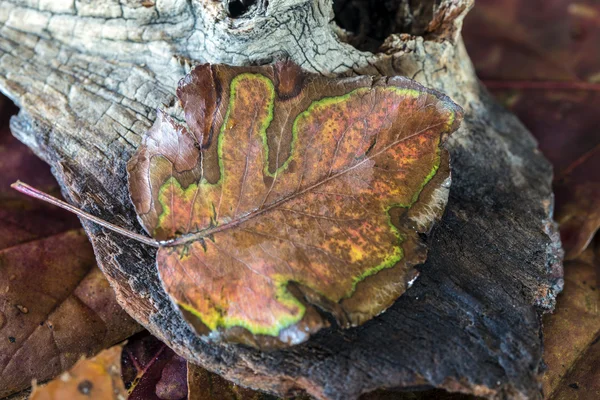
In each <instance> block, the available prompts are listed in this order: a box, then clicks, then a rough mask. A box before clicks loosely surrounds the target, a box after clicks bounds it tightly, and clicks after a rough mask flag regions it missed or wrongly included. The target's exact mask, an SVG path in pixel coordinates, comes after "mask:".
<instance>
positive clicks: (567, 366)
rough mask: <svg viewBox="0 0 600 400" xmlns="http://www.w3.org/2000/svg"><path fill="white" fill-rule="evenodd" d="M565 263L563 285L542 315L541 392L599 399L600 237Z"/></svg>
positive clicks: (556, 396)
mask: <svg viewBox="0 0 600 400" xmlns="http://www.w3.org/2000/svg"><path fill="white" fill-rule="evenodd" d="M597 242H598V243H596V244H595V245H594V248H588V249H587V250H586V251H585V252H584V253H583V254H582V255H581V256H580V257H579V258H578V259H576V260H572V261H569V262H567V263H566V264H565V286H564V289H563V292H562V293H561V294H560V296H559V298H558V302H557V307H556V310H555V312H554V314H552V315H547V316H546V317H545V318H544V333H545V337H544V348H545V353H544V359H545V361H546V363H547V365H548V371H547V372H546V374H545V375H544V380H543V383H544V392H545V393H546V394H547V395H548V398H549V399H553V400H559V399H560V400H563V399H564V400H566V399H598V398H600V395H599V394H598V390H600V386H599V385H598V384H599V383H600V344H599V343H598V342H599V341H600V290H599V288H598V281H597V271H598V270H599V269H600V240H598V241H597Z"/></svg>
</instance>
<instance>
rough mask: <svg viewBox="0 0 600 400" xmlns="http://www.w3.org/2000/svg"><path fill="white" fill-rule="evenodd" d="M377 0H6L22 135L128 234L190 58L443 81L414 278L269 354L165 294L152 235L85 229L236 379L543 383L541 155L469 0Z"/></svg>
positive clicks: (272, 386) (118, 275)
mask: <svg viewBox="0 0 600 400" xmlns="http://www.w3.org/2000/svg"><path fill="white" fill-rule="evenodd" d="M372 3H375V2H372ZM377 3H381V4H379V5H377V7H379V8H377V7H375V6H373V5H372V4H371V5H369V4H370V3H369V2H368V1H342V0H338V1H336V3H335V9H336V11H337V12H338V14H337V15H335V16H334V13H333V7H332V2H331V0H270V1H267V0H258V1H255V2H253V1H250V0H244V1H241V0H227V1H222V2H221V1H215V0H187V1H186V0H156V1H144V2H142V1H138V0H95V1H88V0H86V1H84V0H75V1H72V0H69V1H66V0H65V1H62V0H61V1H56V0H3V1H2V2H0V24H1V28H0V88H1V90H2V91H3V92H4V93H6V94H7V95H8V96H9V97H11V98H12V99H13V100H14V101H15V103H16V104H17V105H18V106H19V107H20V108H21V111H20V113H19V115H18V116H16V117H14V118H13V120H12V129H13V132H14V134H15V135H16V136H17V137H18V138H19V139H20V140H21V141H23V142H24V143H26V144H27V145H28V146H30V147H31V148H32V149H33V150H34V151H35V152H36V153H37V154H38V155H39V156H40V157H42V158H43V159H44V160H46V161H47V162H48V163H49V164H50V165H51V166H52V168H53V171H54V174H55V176H56V177H57V178H58V180H59V182H60V183H61V185H62V187H63V190H64V194H65V196H66V197H67V198H68V199H69V200H70V201H71V202H73V203H75V204H77V205H79V206H80V207H82V208H83V209H85V210H86V211H89V212H91V213H93V214H95V215H98V216H101V217H103V218H104V219H106V220H108V221H110V222H113V223H116V224H119V225H121V226H125V227H128V228H130V229H133V230H137V231H141V228H140V226H139V225H138V223H137V222H136V218H135V214H134V211H133V207H132V205H131V203H130V200H129V196H128V192H127V185H126V171H125V164H126V162H127V160H128V159H129V157H130V155H131V154H132V152H133V151H134V150H135V148H136V146H137V145H138V144H139V143H140V137H141V135H142V134H143V133H144V131H145V130H146V129H147V128H148V127H149V126H150V125H151V123H152V121H153V119H154V118H155V115H156V114H155V109H156V108H157V107H159V106H161V107H163V108H166V109H167V110H168V111H169V112H170V113H171V114H173V115H175V116H181V110H180V109H179V108H178V105H177V104H176V102H175V100H174V94H175V88H176V84H177V81H178V80H179V79H180V78H181V77H182V76H183V75H184V74H185V73H186V72H187V71H189V68H190V66H191V65H193V64H195V63H198V62H212V63H229V64H236V65H240V64H261V63H267V62H271V61H272V60H274V59H277V58H280V57H283V56H287V57H290V58H291V59H293V60H294V61H295V62H297V63H298V64H300V65H301V66H303V67H304V68H305V69H307V70H309V71H314V72H319V73H322V74H327V75H332V74H346V75H348V74H375V75H376V74H383V75H405V76H409V77H413V78H414V79H416V80H418V81H419V82H421V83H422V84H424V85H426V86H429V87H433V88H435V89H437V90H440V91H442V92H444V93H446V94H447V95H449V96H450V97H452V99H453V100H454V101H455V102H457V103H458V104H460V105H462V106H463V107H464V109H465V111H466V115H465V121H464V122H463V124H462V127H461V128H460V130H459V131H458V132H457V133H456V134H455V135H454V136H453V138H452V139H451V140H450V142H449V143H448V148H449V150H450V153H451V156H452V174H453V184H452V188H451V191H450V199H449V204H448V207H447V211H446V215H445V217H444V219H443V221H442V222H441V223H440V224H439V225H438V226H437V228H436V229H435V230H434V232H433V235H432V236H431V237H430V239H429V241H430V245H431V248H430V252H429V257H428V261H427V263H426V264H425V265H423V266H422V267H420V270H421V275H420V277H419V279H418V280H417V281H416V282H415V284H414V285H413V287H412V288H411V289H409V291H408V292H407V293H406V294H405V295H403V296H402V297H401V298H400V299H399V300H398V301H397V302H396V304H395V305H394V306H393V307H392V308H391V309H389V310H388V311H387V312H385V313H384V314H382V315H381V316H379V317H377V318H376V319H374V320H372V321H370V322H368V323H366V324H365V325H363V326H361V327H359V328H355V329H350V330H337V329H335V328H331V329H328V330H326V331H323V332H321V333H319V334H317V335H316V336H315V337H313V338H312V339H311V340H310V341H309V342H307V343H305V344H303V345H300V346H297V347H294V348H291V349H288V350H279V351H273V352H268V353H261V352H259V351H256V350H252V349H249V348H247V347H243V346H234V345H229V346H227V345H215V344H207V343H205V342H203V341H201V340H199V339H198V338H197V337H195V336H194V335H193V334H192V332H191V331H190V329H189V328H188V327H187V325H186V324H185V323H183V320H182V318H181V316H180V315H179V314H178V312H177V311H176V310H175V309H174V308H173V306H172V304H171V303H170V302H169V300H168V298H167V296H166V295H165V293H164V292H163V291H162V289H161V286H160V283H159V280H158V277H157V274H156V269H155V266H154V250H153V249H151V248H148V247H145V246H143V245H140V244H138V243H136V242H133V241H131V240H127V239H124V238H123V237H120V236H118V235H115V234H112V233H110V232H107V231H105V230H103V229H100V228H98V227H96V226H93V225H91V224H90V223H87V222H85V221H84V226H85V228H86V230H87V233H88V235H89V237H90V239H91V241H92V243H93V245H94V248H95V251H96V255H97V258H98V259H99V262H100V265H101V267H102V269H103V271H104V272H105V273H106V275H107V276H108V277H109V280H110V281H111V283H112V285H113V287H114V288H115V290H116V292H117V295H118V298H119V300H120V302H121V304H122V305H123V307H124V308H125V309H126V310H127V311H128V312H129V313H130V314H131V315H132V316H134V317H135V318H136V319H137V320H139V321H140V322H141V323H142V324H144V325H145V326H146V327H147V328H148V329H149V330H150V331H151V332H152V333H154V334H155V335H156V336H158V337H159V338H161V339H163V340H164V341H165V342H166V343H168V344H169V345H170V346H172V347H173V349H174V350H175V351H177V352H178V353H179V354H181V355H183V356H185V357H186V358H187V359H189V360H191V361H193V362H195V363H198V364H200V365H202V366H204V367H206V368H208V369H210V370H212V371H216V372H218V373H220V374H222V375H223V376H224V377H226V378H228V379H231V380H233V381H236V382H238V383H241V384H243V385H246V386H250V387H253V388H258V389H262V390H265V391H268V392H271V393H274V394H278V395H289V394H292V393H295V392H301V391H305V392H308V393H309V394H311V395H313V396H315V397H317V398H320V399H352V398H357V397H358V396H359V395H360V394H362V393H365V392H369V391H372V390H375V389H377V388H400V389H404V390H407V389H414V388H426V387H436V388H444V389H447V390H450V391H460V392H466V393H474V394H477V395H481V396H485V397H488V398H515V399H516V398H538V397H540V396H541V393H540V389H539V388H540V385H539V375H540V373H541V372H542V365H543V362H542V344H541V320H540V316H541V314H542V313H543V312H546V311H549V310H551V309H552V308H553V306H554V299H555V296H556V294H557V293H558V291H560V289H561V287H562V269H561V264H560V256H561V250H560V243H559V240H558V238H557V234H556V230H555V226H554V224H553V222H552V206H553V198H552V193H551V186H550V181H551V167H550V165H549V164H548V162H547V161H546V160H545V159H544V158H543V156H542V155H541V154H540V153H539V151H538V150H537V148H536V143H535V141H534V140H533V138H532V137H531V135H530V134H529V133H528V132H527V131H526V129H525V128H524V127H523V126H522V125H521V124H520V123H519V122H518V121H517V120H516V118H515V117H514V116H513V115H511V114H510V113H508V112H507V111H505V110H504V109H502V108H501V107H499V106H498V105H496V104H495V103H494V101H493V100H492V99H491V98H490V95H489V94H488V93H487V92H486V90H485V89H483V88H482V86H481V85H480V84H479V82H478V81H477V79H476V77H475V74H474V71H473V68H472V65H471V63H470V60H469V58H468V56H467V54H466V52H465V49H464V46H463V44H462V41H461V38H460V28H461V24H462V19H463V18H464V16H465V14H466V13H467V11H468V9H469V8H470V7H471V5H472V4H471V3H472V1H471V0H422V1H410V2H409V1H405V0H398V1H395V2H394V1H389V2H377ZM384 3H385V4H384ZM415 4H416V5H415ZM385 7H388V9H386V8H385ZM334 17H337V19H338V22H339V24H341V25H343V26H344V27H345V28H347V29H348V30H343V29H341V28H340V27H338V26H337V25H336V24H335V23H333V22H332V21H333V19H334ZM359 17H360V18H362V20H361V19H360V18H359ZM383 17H385V18H389V21H385V20H382V18H383ZM356 21H358V22H356ZM373 21H378V22H377V24H375V23H374V22H373ZM401 32H407V33H401ZM386 36H387V37H386ZM348 43H352V44H354V45H356V46H357V47H358V48H360V49H364V50H372V51H378V52H377V53H369V52H363V51H360V50H358V49H357V48H355V47H353V46H352V45H350V44H348Z"/></svg>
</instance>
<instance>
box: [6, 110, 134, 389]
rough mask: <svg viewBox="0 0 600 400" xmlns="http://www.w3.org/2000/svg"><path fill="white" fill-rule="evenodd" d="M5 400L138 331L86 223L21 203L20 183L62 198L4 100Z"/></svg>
mask: <svg viewBox="0 0 600 400" xmlns="http://www.w3.org/2000/svg"><path fill="white" fill-rule="evenodd" d="M0 102H1V103H2V111H1V112H0V119H1V120H2V123H1V124H0V126H1V128H0V397H4V396H6V395H8V394H10V393H14V392H17V391H19V390H22V389H24V388H27V387H29V386H30V385H31V380H32V379H37V380H38V381H44V380H47V379H50V378H53V377H54V376H56V375H58V374H59V373H61V372H62V371H64V370H65V369H67V368H69V367H71V366H72V365H73V364H74V363H75V362H76V361H77V360H78V359H79V358H80V357H81V356H82V355H85V356H92V355H93V354H95V353H97V352H98V351H100V350H102V349H104V348H106V347H108V346H110V345H112V344H114V343H115V342H118V341H120V340H123V339H124V338H126V337H127V336H129V335H131V334H132V333H133V332H135V331H136V330H137V329H139V327H138V325H137V323H135V322H134V321H133V320H132V319H131V318H129V317H128V316H127V314H126V313H125V312H124V311H123V310H122V309H121V307H120V306H118V304H117V303H116V299H115V296H114V293H113V291H112V289H111V288H110V286H109V284H108V281H107V280H106V279H105V278H104V276H103V275H102V273H101V272H100V270H99V269H98V268H97V267H96V264H95V259H94V253H93V251H92V248H91V246H90V244H89V242H88V240H87V238H86V237H85V235H84V233H83V230H81V228H80V224H79V221H78V220H77V218H74V217H73V216H72V215H70V214H68V213H66V212H64V211H62V210H59V209H58V208H56V207H52V206H47V205H45V204H42V203H41V202H39V201H32V199H27V198H25V197H23V196H19V195H18V194H17V193H15V192H14V191H13V190H11V189H10V186H9V185H10V183H12V181H14V180H15V179H17V177H22V178H23V177H24V178H27V179H31V181H32V182H35V183H36V184H37V185H38V186H39V187H41V188H44V190H47V191H48V192H50V193H55V194H58V193H59V189H58V185H57V183H56V181H54V178H53V177H52V175H51V174H50V171H49V168H48V166H47V165H46V164H44V163H43V162H42V161H41V160H39V159H38V158H37V157H35V156H34V155H33V154H32V153H31V151H30V150H29V149H28V148H27V147H26V146H24V145H22V144H20V143H19V142H18V141H17V140H16V139H14V138H13V137H12V135H11V134H10V130H9V129H8V118H9V117H10V115H12V114H13V113H14V112H15V109H14V107H12V106H11V105H10V104H9V103H8V101H7V100H6V99H4V98H1V99H0Z"/></svg>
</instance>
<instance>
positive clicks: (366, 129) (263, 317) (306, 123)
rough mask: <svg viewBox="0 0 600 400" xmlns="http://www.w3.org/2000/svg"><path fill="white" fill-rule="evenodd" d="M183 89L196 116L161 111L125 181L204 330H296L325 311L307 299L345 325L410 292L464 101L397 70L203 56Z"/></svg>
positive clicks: (286, 340)
mask: <svg viewBox="0 0 600 400" xmlns="http://www.w3.org/2000/svg"><path fill="white" fill-rule="evenodd" d="M198 82H200V83H201V84H199V83H198ZM212 88H218V90H219V95H218V96H217V98H218V99H219V103H218V104H217V105H216V106H215V105H214V96H213V92H212ZM178 93H179V96H180V99H181V100H182V103H183V107H184V111H185V115H186V120H187V122H188V125H189V126H190V127H191V128H192V129H196V130H193V131H192V132H189V131H187V130H186V128H184V127H183V126H181V125H179V124H177V123H176V122H174V121H173V120H172V119H171V118H169V117H168V116H166V115H165V114H163V113H159V115H158V118H157V121H156V123H155V125H154V126H153V127H152V129H150V131H149V132H148V133H147V135H146V137H145V139H144V142H143V144H142V146H141V147H140V148H139V149H138V152H137V153H136V154H135V155H134V157H132V159H131V160H130V162H129V164H128V172H129V184H130V193H131V197H132V200H133V203H134V205H135V207H136V211H137V213H138V216H139V218H140V220H141V222H142V224H143V225H144V227H145V228H146V230H147V231H148V232H149V233H150V234H151V235H152V236H153V237H155V238H156V239H158V240H162V241H166V242H165V243H164V244H165V245H164V246H163V247H161V248H160V249H159V251H158V255H157V265H158V269H159V272H160V275H161V279H162V282H163V285H164V288H165V290H166V291H167V293H169V295H170V296H171V298H172V299H173V300H174V301H175V303H176V304H177V305H178V306H179V307H180V309H181V310H182V312H183V314H184V316H185V317H186V319H187V320H188V322H190V323H191V324H192V325H193V326H194V327H195V328H196V330H197V331H198V332H199V333H201V334H208V333H210V332H220V333H221V338H224V339H225V340H231V341H238V342H244V343H248V344H252V345H258V346H271V345H281V344H285V345H291V344H296V343H300V342H302V341H304V340H306V339H307V338H308V336H309V335H310V334H311V333H313V332H316V331H318V330H319V329H320V328H322V327H323V326H326V325H327V322H326V320H325V319H324V318H323V317H322V316H321V315H320V314H319V313H318V312H317V311H316V309H315V308H314V306H317V307H319V308H321V309H324V310H326V311H329V312H330V313H331V314H332V315H333V316H334V317H335V318H336V319H337V321H338V322H339V323H340V324H341V325H342V326H354V325H357V324H361V323H363V322H365V321H366V320H369V319H370V318H372V317H373V316H375V315H377V314H379V313H381V312H382V311H383V310H385V309H386V308H387V307H389V306H390V305H391V303H392V302H393V301H394V300H395V299H396V298H397V297H398V296H400V295H401V294H402V293H403V292H404V291H405V290H406V288H407V286H408V282H409V281H411V280H412V279H414V277H415V274H416V271H414V270H413V266H414V265H416V264H420V263H422V262H423V261H424V260H425V257H426V248H425V245H424V244H423V242H422V239H421V238H420V237H419V233H427V232H428V231H429V230H430V228H431V226H432V224H433V221H434V220H435V219H436V218H438V217H439V216H440V215H441V212H442V211H443V208H444V205H445V202H446V198H447V190H448V184H449V168H448V154H447V152H446V151H445V150H444V149H443V148H442V143H443V139H444V137H445V136H446V135H447V134H449V133H451V132H452V131H454V130H455V129H456V128H457V127H458V124H459V122H460V119H461V115H462V114H461V110H460V108H459V107H458V106H456V105H455V104H454V103H452V102H451V101H450V100H449V99H448V98H446V97H444V96H443V95H440V94H438V93H435V92H433V91H430V90H427V89H425V88H423V87H421V86H420V85H418V84H416V83H414V82H412V81H410V80H408V79H405V78H399V77H396V78H389V79H380V80H374V79H372V78H368V77H361V78H352V79H345V80H344V79H342V80H334V79H327V78H322V77H315V76H310V75H305V74H304V73H303V72H302V71H301V70H300V69H299V68H298V67H297V66H295V65H293V64H290V63H285V62H284V63H279V64H276V65H275V66H266V67H254V68H237V67H227V66H201V67H198V68H196V69H195V70H194V71H192V73H191V75H190V76H188V77H187V78H185V79H184V80H183V81H182V83H181V84H180V88H179V91H178ZM206 93H208V94H206ZM205 94H206V95H205ZM203 96H206V97H203ZM208 105H210V107H209V106H208ZM209 114H210V115H211V116H212V117H211V118H209V119H207V121H206V122H205V123H206V124H208V123H210V124H211V128H209V127H208V126H207V125H202V126H201V128H195V127H198V126H199V122H198V121H200V120H203V118H205V117H206V115H209ZM206 135H208V137H207V136H206ZM199 149H201V150H199ZM169 241H170V242H169ZM213 336H214V335H213Z"/></svg>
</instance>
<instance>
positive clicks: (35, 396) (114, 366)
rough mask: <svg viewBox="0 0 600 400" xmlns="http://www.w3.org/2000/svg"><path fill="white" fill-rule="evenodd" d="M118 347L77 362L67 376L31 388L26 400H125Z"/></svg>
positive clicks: (120, 347) (64, 374)
mask: <svg viewBox="0 0 600 400" xmlns="http://www.w3.org/2000/svg"><path fill="white" fill-rule="evenodd" d="M121 350H122V346H114V347H111V348H110V349H108V350H104V351H102V352H101V353H100V354H98V355H97V356H95V357H93V358H91V359H87V360H80V361H78V362H77V364H75V366H73V368H71V369H70V370H69V371H67V372H63V373H62V374H61V375H60V376H58V377H57V378H55V379H53V380H52V381H51V382H49V383H48V384H46V385H44V386H41V387H34V389H33V392H32V393H31V396H30V398H29V399H30V400H66V399H69V400H84V399H85V400H89V399H98V400H125V399H126V398H127V392H126V391H125V387H124V386H123V381H122V380H121V362H120V361H121Z"/></svg>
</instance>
